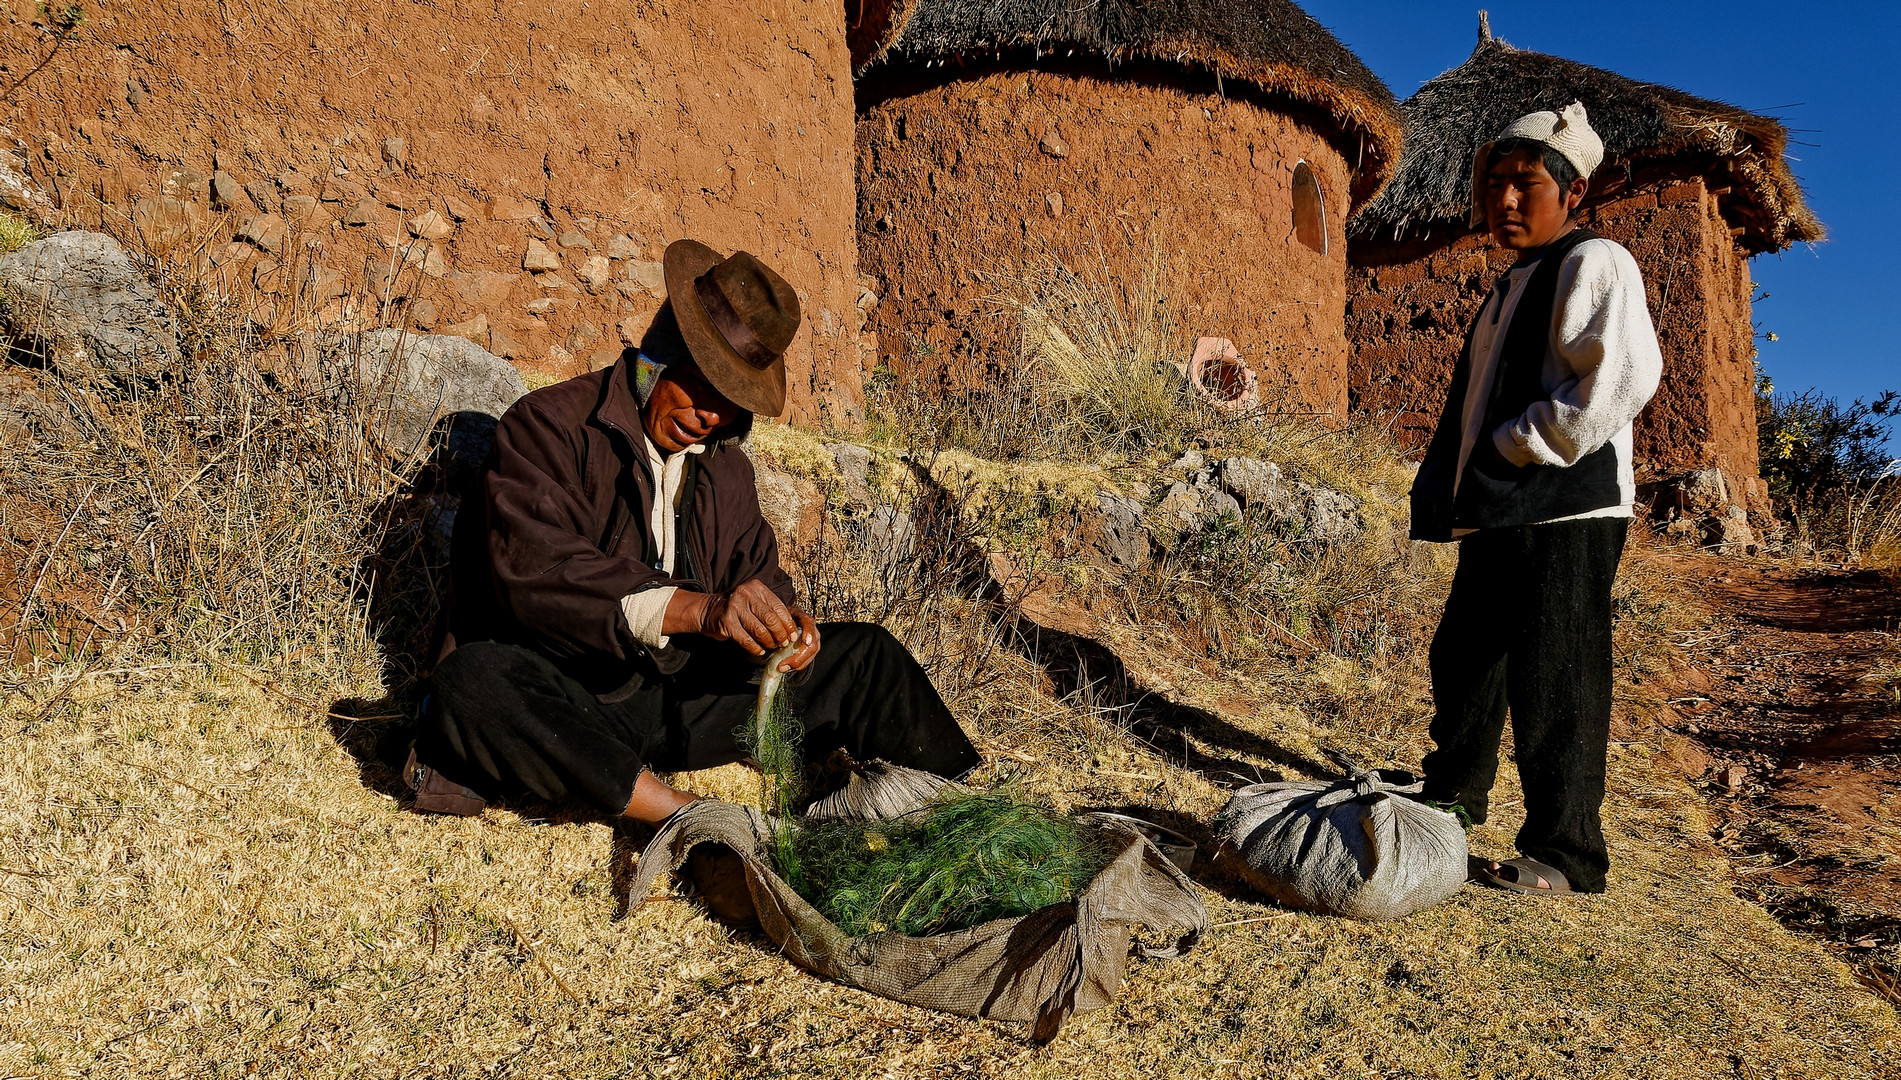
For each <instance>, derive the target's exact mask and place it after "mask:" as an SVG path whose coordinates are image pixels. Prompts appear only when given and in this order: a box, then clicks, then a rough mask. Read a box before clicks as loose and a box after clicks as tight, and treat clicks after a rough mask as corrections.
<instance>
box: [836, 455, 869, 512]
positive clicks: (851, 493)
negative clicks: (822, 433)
mask: <svg viewBox="0 0 1901 1080" xmlns="http://www.w3.org/2000/svg"><path fill="white" fill-rule="evenodd" d="M825 449H826V451H827V452H829V453H830V454H831V455H832V461H833V462H834V463H836V464H837V465H838V481H839V496H840V497H841V498H842V499H843V500H844V501H845V502H846V504H848V505H851V506H869V505H870V504H871V451H869V450H867V449H865V448H864V447H862V446H855V445H853V444H851V443H827V444H826V445H825Z"/></svg>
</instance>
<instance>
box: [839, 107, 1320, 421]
mask: <svg viewBox="0 0 1901 1080" xmlns="http://www.w3.org/2000/svg"><path fill="white" fill-rule="evenodd" d="M1213 90H1214V87H1213V86H1212V85H1210V86H1209V87H1208V92H1206V93H1191V92H1189V91H1188V90H1185V89H1183V88H1181V87H1178V86H1171V85H1158V84H1154V83H1150V82H1146V81H1140V80H1136V79H1129V78H1098V77H1092V76H1089V75H1086V74H1081V73H1077V72H1064V71H1042V70H1039V71H1035V72H1024V71H993V72H990V73H985V74H971V75H967V76H965V77H962V78H959V79H956V80H954V81H950V82H948V83H945V84H943V85H939V86H933V87H927V88H923V89H918V90H915V91H914V92H909V93H904V94H900V95H898V96H893V97H889V98H886V99H883V100H879V101H876V102H874V103H871V104H869V105H866V106H864V107H862V108H861V112H860V118H859V124H858V184H859V190H858V226H859V265H860V266H861V268H862V269H863V271H864V273H865V275H866V278H867V284H868V285H870V286H871V287H872V290H873V294H872V296H868V297H866V298H865V299H866V302H867V304H870V303H871V302H872V299H873V297H876V303H875V306H872V307H871V309H870V318H869V319H868V322H867V329H868V331H869V332H870V334H871V335H875V337H872V338H870V340H869V342H868V344H869V351H870V353H871V354H872V355H874V356H876V357H878V358H881V359H883V360H885V361H887V362H889V363H890V364H891V365H892V366H893V367H895V368H897V369H899V370H901V371H913V372H915V371H917V370H919V369H937V370H944V369H955V368H956V367H958V366H959V365H960V364H966V363H969V362H971V361H972V360H975V361H978V362H979V363H981V362H982V361H984V360H994V359H997V358H1004V359H1010V358H1014V357H1015V356H1016V353H1017V338H1016V333H1017V330H1016V327H1015V325H1014V323H1013V322H1011V321H1010V319H1009V318H1008V317H1007V315H1006V316H1000V315H999V314H998V313H997V311H996V306H995V305H994V304H990V303H987V302H986V300H987V299H988V298H990V297H993V296H994V295H995V294H996V293H997V292H998V285H997V283H996V279H997V278H1002V279H1005V280H1007V279H1009V278H1011V277H1012V276H1017V275H1021V274H1023V273H1025V272H1026V271H1034V270H1036V269H1038V268H1047V267H1049V266H1051V265H1055V264H1060V265H1065V266H1068V267H1070V268H1071V269H1073V270H1077V271H1079V272H1082V273H1084V274H1085V275H1086V276H1090V277H1094V278H1102V279H1107V280H1110V281H1114V282H1118V283H1121V284H1122V286H1123V287H1124V288H1133V287H1134V286H1135V285H1136V284H1137V283H1139V282H1141V281H1142V280H1143V279H1144V278H1145V277H1146V275H1147V274H1148V272H1149V266H1150V258H1151V248H1152V245H1153V244H1154V243H1155V242H1157V241H1158V240H1159V242H1160V243H1161V246H1162V250H1163V253H1164V261H1165V264H1166V270H1165V275H1164V277H1165V280H1164V281H1163V282H1162V290H1161V291H1163V292H1165V293H1168V294H1170V295H1171V296H1172V297H1173V298H1174V299H1175V301H1176V309H1175V310H1176V315H1177V318H1178V323H1179V326H1178V328H1179V330H1180V331H1181V332H1182V333H1184V334H1185V335H1187V337H1188V339H1189V341H1190V343H1192V339H1193V338H1195V337H1200V336H1213V337H1224V338H1229V339H1231V340H1232V341H1233V342H1234V343H1235V344H1236V346H1238V347H1239V351H1240V354H1241V356H1242V357H1243V358H1244V359H1245V360H1246V361H1247V362H1248V363H1249V364H1250V365H1251V366H1252V367H1253V368H1254V369H1255V370H1256V372H1257V374H1258V376H1259V379H1260V388H1261V394H1262V399H1263V401H1264V402H1265V403H1266V404H1267V405H1269V406H1270V407H1279V408H1289V409H1299V410H1312V411H1318V412H1321V413H1325V414H1329V415H1335V416H1340V415H1344V410H1345V407H1346V356H1347V347H1346V338H1345V335H1344V333H1343V329H1342V326H1343V323H1342V320H1343V317H1344V311H1345V301H1346V280H1345V279H1346V255H1345V251H1346V245H1345V238H1344V225H1345V219H1346V214H1347V210H1348V184H1349V172H1348V165H1347V162H1346V160H1345V158H1344V157H1343V156H1342V155H1341V153H1340V152H1339V151H1338V150H1337V149H1336V148H1335V147H1334V146H1333V145H1332V144H1331V143H1330V142H1329V141H1328V139H1327V138H1326V137H1325V136H1323V134H1321V131H1320V130H1319V121H1314V122H1309V121H1308V120H1305V119H1299V118H1295V117H1292V116H1289V115H1286V114H1283V113H1280V112H1277V111H1274V110H1272V109H1270V108H1266V107H1263V106H1261V105H1260V104H1257V103H1253V102H1249V101H1244V100H1237V99H1235V98H1234V97H1232V96H1230V97H1226V98H1224V97H1222V96H1218V95H1217V94H1215V93H1214V92H1213ZM1302 160H1305V161H1306V162H1308V164H1309V165H1310V166H1311V167H1312V169H1313V170H1314V172H1315V174H1316V177H1317V178H1318V180H1319V184H1320V189H1321V192H1322V199H1323V204H1324V208H1325V212H1326V219H1327V220H1326V230H1327V241H1328V243H1327V247H1328V253H1327V254H1321V253H1319V252H1316V251H1314V250H1311V249H1309V248H1308V247H1307V246H1305V245H1303V244H1302V243H1300V242H1299V240H1297V239H1296V237H1295V235H1294V229H1293V225H1292V218H1293V213H1294V205H1293V192H1292V176H1293V170H1294V167H1295V165H1296V164H1297V163H1298V162H1300V161H1302ZM1182 359H1183V360H1184V361H1185V360H1187V356H1186V355H1185V354H1184V355H1183V357H1182Z"/></svg>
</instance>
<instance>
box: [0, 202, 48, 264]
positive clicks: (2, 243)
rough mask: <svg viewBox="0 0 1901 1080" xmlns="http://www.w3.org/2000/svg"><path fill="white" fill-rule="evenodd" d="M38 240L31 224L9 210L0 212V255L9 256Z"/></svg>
mask: <svg viewBox="0 0 1901 1080" xmlns="http://www.w3.org/2000/svg"><path fill="white" fill-rule="evenodd" d="M39 238H40V231H39V230H38V229H35V228H34V227H33V223H32V222H31V221H28V220H27V219H25V218H23V217H21V216H20V215H18V214H16V213H14V212H13V211H11V210H0V255H10V254H12V253H13V252H16V251H18V250H20V249H21V248H23V247H25V246H27V245H28V244H30V243H32V242H33V241H35V240H38V239H39Z"/></svg>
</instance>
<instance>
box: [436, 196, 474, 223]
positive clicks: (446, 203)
mask: <svg viewBox="0 0 1901 1080" xmlns="http://www.w3.org/2000/svg"><path fill="white" fill-rule="evenodd" d="M442 205H443V207H444V208H445V209H447V210H448V211H449V219H450V220H451V221H456V222H463V221H467V220H469V219H470V218H472V217H474V216H475V208H474V207H472V206H470V205H469V204H468V203H465V202H463V201H462V200H461V199H458V198H456V197H455V196H454V195H444V196H443V197H442Z"/></svg>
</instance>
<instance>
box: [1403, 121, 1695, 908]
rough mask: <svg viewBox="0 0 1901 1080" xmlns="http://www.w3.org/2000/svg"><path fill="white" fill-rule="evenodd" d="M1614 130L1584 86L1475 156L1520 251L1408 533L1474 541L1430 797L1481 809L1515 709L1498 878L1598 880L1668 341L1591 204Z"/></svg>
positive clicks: (1450, 641)
mask: <svg viewBox="0 0 1901 1080" xmlns="http://www.w3.org/2000/svg"><path fill="white" fill-rule="evenodd" d="M1603 157H1604V144H1603V142H1602V141H1601V140H1600V139H1599V138H1598V136H1597V133H1596V132H1594V131H1592V130H1591V126H1590V123H1589V120H1588V118H1587V117H1586V115H1585V110H1584V106H1583V104H1582V103H1577V102H1574V103H1572V104H1571V105H1568V106H1566V107H1565V108H1564V109H1562V110H1560V111H1558V112H1555V113H1553V112H1535V113H1532V114H1530V115H1528V116H1524V117H1521V118H1520V119H1519V120H1517V121H1515V122H1514V123H1513V124H1511V126H1509V127H1507V128H1506V129H1505V130H1504V131H1503V132H1502V133H1500V135H1499V137H1498V138H1497V139H1496V140H1495V141H1493V142H1489V143H1486V144H1485V145H1483V146H1480V147H1479V148H1478V151H1477V152H1476V153H1475V154H1474V156H1473V159H1472V224H1474V225H1479V224H1484V225H1486V226H1487V227H1488V228H1489V229H1490V230H1491V233H1492V238H1493V239H1494V240H1495V241H1497V242H1498V243H1499V244H1500V245H1501V246H1503V247H1507V248H1511V249H1512V250H1514V251H1517V252H1518V253H1519V257H1518V263H1517V265H1516V266H1514V267H1513V268H1512V270H1511V271H1510V272H1509V273H1507V274H1506V275H1505V276H1504V277H1502V278H1500V279H1499V281H1498V283H1497V285H1496V286H1495V287H1494V288H1493V290H1492V293H1491V295H1490V296H1489V297H1487V298H1486V301H1485V306H1484V307H1483V308H1481V309H1480V311H1479V315H1478V318H1477V320H1476V321H1475V322H1474V323H1473V325H1472V328H1471V331H1470V333H1469V334H1468V335H1467V337H1466V344H1465V350H1464V352H1463V353H1462V354H1461V356H1460V358H1459V363H1458V366H1457V367H1456V368H1454V370H1453V375H1452V386H1451V389H1450V391H1449V393H1448V394H1447V397H1446V404H1445V411H1444V412H1443V413H1442V414H1441V415H1440V418H1439V426H1438V428H1437V430H1436V431H1435V432H1434V434H1433V438H1432V443H1431V445H1430V447H1429V448H1428V449H1427V451H1426V458H1425V461H1424V462H1423V463H1422V464H1421V465H1420V468H1419V476H1418V479H1417V480H1416V481H1415V482H1414V484H1413V490H1412V503H1413V525H1412V533H1413V537H1414V538H1415V539H1420V540H1435V541H1446V540H1459V541H1460V542H1461V546H1460V550H1459V568H1458V571H1457V573H1456V574H1455V576H1454V577H1453V582H1452V593H1451V595H1450V596H1449V597H1448V598H1447V599H1446V610H1445V616H1444V618H1443V619H1442V620H1441V622H1440V624H1439V631H1438V633H1437V634H1436V635H1435V636H1434V638H1433V642H1432V653H1431V667H1432V693H1433V702H1434V706H1435V715H1434V717H1433V721H1432V728H1431V734H1432V739H1433V742H1434V744H1435V746H1436V749H1434V750H1433V751H1432V752H1431V753H1429V754H1427V755H1426V758H1425V762H1424V770H1425V774H1426V786H1425V795H1426V798H1428V799H1430V800H1432V801H1434V802H1437V803H1441V804H1454V803H1456V804H1458V805H1459V806H1462V807H1463V808H1464V809H1465V810H1466V812H1467V813H1468V814H1470V816H1471V818H1472V820H1474V821H1475V822H1482V821H1484V820H1485V818H1486V811H1487V805H1488V800H1489V797H1490V792H1491V789H1492V783H1493V781H1494V779H1495V778H1496V776H1497V773H1498V748H1499V740H1500V739H1501V738H1502V737H1503V735H1504V730H1505V717H1506V711H1507V706H1508V705H1509V707H1510V713H1511V719H1512V732H1513V738H1514V742H1515V745H1516V758H1517V764H1518V774H1519V779H1520V781H1521V782H1522V784H1523V786H1524V792H1525V824H1524V827H1523V828H1521V829H1520V830H1519V832H1518V838H1517V846H1518V850H1519V852H1520V853H1521V857H1520V858H1515V859H1508V860H1505V861H1504V862H1502V863H1499V862H1494V863H1491V864H1489V865H1488V866H1487V867H1486V868H1485V869H1484V870H1482V871H1481V872H1480V875H1479V877H1480V880H1482V881H1484V882H1485V883H1487V884H1491V885H1496V886H1498V887H1500V888H1505V889H1511V890H1514V891H1518V892H1529V893H1543V894H1554V893H1566V892H1602V891H1604V875H1605V871H1606V870H1607V869H1608V868H1609V865H1610V859H1609V857H1608V855H1607V854H1606V851H1605V847H1604V832H1603V828H1602V826H1601V824H1600V822H1599V820H1598V810H1599V807H1600V806H1601V804H1602V803H1603V801H1604V766H1605V757H1606V754H1607V750H1608V746H1609V739H1610V712H1611V583H1612V581H1613V580H1614V579H1615V577H1616V574H1617V563H1618V559H1619V557H1620V556H1621V555H1622V553H1623V549H1624V534H1625V530H1626V528H1627V527H1628V525H1629V519H1630V517H1631V506H1632V503H1633V501H1634V499H1635V495H1636V483H1635V478H1634V476H1633V472H1632V468H1631V421H1632V420H1634V419H1636V416H1637V414H1638V412H1639V411H1641V410H1642V409H1643V407H1644V404H1645V403H1646V402H1648V401H1649V400H1650V397H1651V395H1652V394H1654V393H1655V392H1656V389H1657V380H1658V378H1659V377H1660V376H1661V374H1662V372H1663V356H1662V353H1661V352H1660V351H1659V349H1658V347H1657V335H1656V330H1655V329H1654V328H1653V327H1652V325H1651V321H1650V312H1649V309H1648V308H1647V307H1646V306H1645V297H1644V283H1643V277H1642V274H1641V273H1640V272H1639V270H1638V268H1637V262H1636V260H1635V259H1633V258H1632V257H1631V255H1630V252H1628V251H1626V250H1624V248H1623V247H1621V246H1619V245H1618V244H1616V243H1614V242H1612V241H1610V240H1606V239H1604V238H1603V237H1601V236H1598V235H1597V234H1596V233H1593V232H1592V231H1591V230H1589V229H1586V228H1582V227H1580V226H1579V225H1578V224H1577V222H1576V217H1575V215H1576V213H1577V209H1578V207H1579V205H1580V204H1581V203H1582V202H1583V201H1584V196H1585V191H1586V189H1587V184H1588V181H1589V179H1590V176H1591V173H1592V171H1593V170H1595V169H1596V168H1597V166H1598V165H1599V164H1600V163H1601V162H1602V160H1603Z"/></svg>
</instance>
